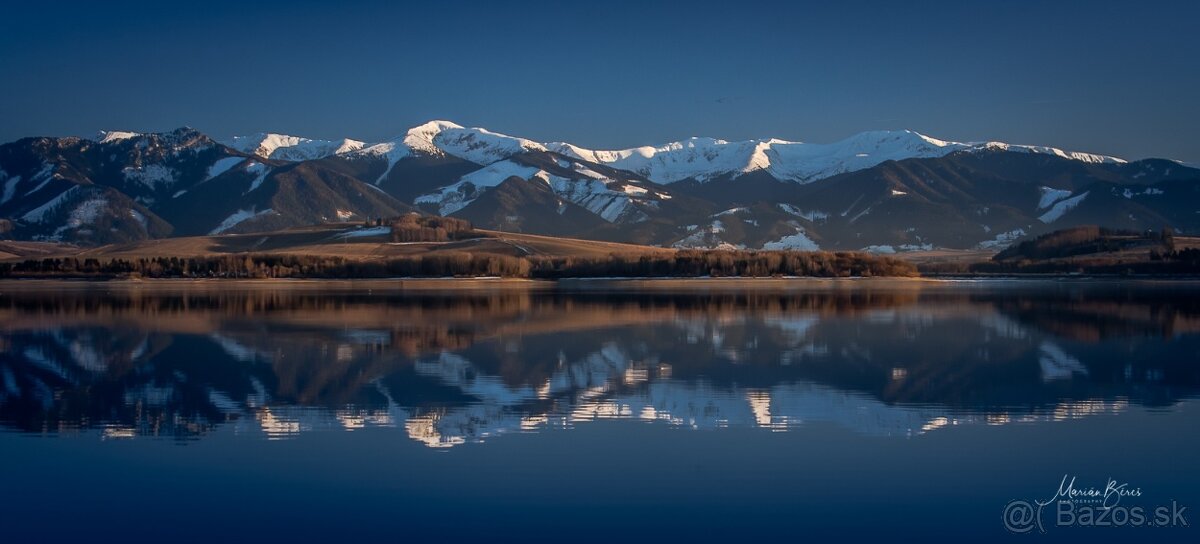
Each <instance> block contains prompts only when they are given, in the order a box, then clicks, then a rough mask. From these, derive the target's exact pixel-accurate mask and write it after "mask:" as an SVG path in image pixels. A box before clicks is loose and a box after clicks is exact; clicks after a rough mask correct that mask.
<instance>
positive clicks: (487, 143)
mask: <svg viewBox="0 0 1200 544" xmlns="http://www.w3.org/2000/svg"><path fill="white" fill-rule="evenodd" d="M112 134H113V136H112V138H121V137H123V136H121V134H124V133H112ZM226 143H227V145H230V146H231V147H234V148H235V149H239V150H241V151H243V152H246V153H254V154H257V155H259V156H262V157H269V158H275V159H284V160H305V159H308V158H317V157H319V156H329V155H344V156H347V157H350V158H354V157H382V158H384V159H385V160H386V161H387V163H388V167H387V172H390V171H391V169H392V167H393V166H394V165H395V163H396V162H397V161H399V160H401V159H404V158H406V157H409V156H412V155H414V154H417V155H420V154H423V155H445V156H451V157H456V158H459V159H463V160H466V161H470V162H473V163H475V164H478V165H481V166H487V165H490V164H493V163H496V162H499V161H503V160H505V159H509V158H511V157H513V156H515V155H518V154H520V153H524V152H528V151H552V152H555V153H559V154H561V155H564V156H567V157H570V158H574V159H580V160H584V161H588V162H592V163H597V164H602V165H605V166H609V167H612V168H616V169H619V170H626V171H629V172H633V173H636V174H638V175H640V176H642V177H644V178H646V179H649V180H651V181H654V182H657V183H663V184H667V183H675V182H678V181H683V180H695V181H697V182H700V183H704V182H707V181H711V180H713V179H716V178H721V177H737V176H740V175H743V174H746V173H749V172H756V171H765V172H767V173H768V174H770V175H771V176H772V177H774V178H776V179H779V180H782V181H791V182H795V183H801V184H803V183H809V182H812V181H816V180H819V179H823V178H827V177H830V176H834V175H837V174H843V173H847V172H854V171H857V170H863V169H866V168H871V167H874V166H876V165H879V164H880V163H883V162H886V161H899V160H905V159H913V158H936V157H942V156H945V155H948V154H950V153H955V152H982V151H1012V152H1020V153H1036V154H1047V155H1054V156H1057V157H1061V158H1065V159H1069V160H1077V161H1083V162H1088V163H1104V164H1117V163H1123V162H1125V161H1123V160H1121V159H1118V158H1115V157H1107V156H1103V155H1095V154H1091V153H1079V152H1072V151H1063V150H1061V149H1058V148H1053V147H1047V146H1033V145H1014V144H1007V143H1002V142H974V143H964V142H954V141H949V140H941V139H938V138H933V137H930V136H926V135H924V134H921V133H918V132H915V131H911V130H880V131H868V132H861V133H858V134H855V135H852V136H850V137H848V138H845V139H843V140H840V141H836V142H833V143H828V144H814V143H803V142H791V141H786V140H780V139H776V138H763V139H755V140H743V141H727V140H721V139H716V138H706V137H692V138H688V139H685V140H681V141H678V142H671V143H667V144H663V145H659V146H642V147H634V148H629V149H616V150H596V149H587V148H584V147H581V146H578V145H574V144H571V143H568V142H551V143H546V144H543V143H539V142H535V141H533V140H529V139H525V138H520V137H516V136H509V135H507V134H501V133H498V132H492V131H490V130H487V129H484V128H478V127H475V128H468V127H464V126H462V125H459V124H457V123H453V122H450V121H441V120H435V121H430V122H427V123H424V124H421V125H418V126H415V127H413V128H411V129H409V130H408V131H407V132H405V134H404V135H403V136H401V137H398V138H395V139H392V140H389V141H385V142H380V143H377V144H373V145H368V144H363V143H362V142H358V141H356V140H342V141H340V142H337V141H327V140H309V139H305V138H298V137H294V136H284V135H278V134H258V135H254V136H249V137H239V138H234V139H233V140H232V141H230V142H226ZM385 176H386V173H385Z"/></svg>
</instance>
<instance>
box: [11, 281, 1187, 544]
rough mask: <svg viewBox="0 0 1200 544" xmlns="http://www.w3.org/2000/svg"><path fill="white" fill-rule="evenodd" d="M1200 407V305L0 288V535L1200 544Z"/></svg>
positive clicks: (562, 289) (421, 286)
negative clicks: (1161, 514) (1140, 512)
mask: <svg viewBox="0 0 1200 544" xmlns="http://www.w3.org/2000/svg"><path fill="white" fill-rule="evenodd" d="M464 285H465V284H464ZM1198 393H1200V285H1198V284H1195V283H1189V282H1152V281H1101V280H1082V279H1080V280H1014V281H999V280H989V281H947V282H931V281H912V280H904V281H900V280H895V281H886V280H880V281H872V280H825V281H818V280H774V281H771V280H764V281H762V282H758V283H755V282H724V283H723V282H720V281H708V282H694V283H689V282H686V281H685V282H662V283H655V282H653V281H648V282H628V283H623V282H586V281H579V282H566V283H562V284H559V285H551V286H549V287H548V286H547V284H536V285H530V284H521V283H517V284H509V283H503V282H496V283H494V284H488V283H487V282H472V283H471V284H469V285H466V286H465V287H459V286H457V285H451V284H449V283H448V282H442V283H438V282H430V283H421V282H408V283H404V284H399V283H394V282H391V283H389V282H273V283H253V282H228V283H221V282H193V283H189V282H170V281H164V282H142V283H131V282H126V283H119V282H112V283H84V282H2V283H0V452H3V463H2V465H0V534H3V535H5V536H4V540H5V541H7V542H33V541H37V542H60V541H77V542H78V541H105V542H107V541H116V542H121V541H124V542H213V541H219V542H226V541H251V540H256V541H263V540H266V541H288V542H330V541H353V540H367V539H372V540H379V539H382V540H384V541H388V542H400V541H413V542H425V541H480V540H498V539H499V540H516V539H520V540H523V541H553V542H673V541H688V542H710V541H711V542H722V541H735V542H742V541H754V540H764V539H765V540H771V541H803V540H811V539H813V538H816V539H818V540H829V539H835V538H836V539H839V540H840V539H866V538H881V537H882V538H888V537H891V538H893V539H895V538H897V537H900V536H904V537H911V538H905V540H916V538H915V537H920V536H924V537H926V539H927V540H962V539H964V538H970V539H972V541H984V540H1005V541H1020V540H1034V539H1037V538H1038V537H1036V536H1033V535H1030V534H1021V533H1026V532H1029V533H1035V534H1036V533H1039V532H1043V531H1044V532H1045V533H1047V534H1048V535H1050V537H1051V538H1053V539H1054V540H1055V541H1091V542H1095V541H1130V539H1131V538H1135V537H1137V538H1138V539H1139V540H1152V541H1156V542H1167V541H1195V540H1193V539H1194V538H1196V535H1195V529H1193V528H1191V527H1190V526H1181V524H1180V521H1181V520H1186V523H1188V524H1190V523H1192V522H1195V521H1198V520H1197V519H1196V518H1197V514H1196V512H1197V511H1198V510H1192V509H1200V460H1198V459H1200V457H1198V455H1197V452H1198V446H1200V433H1198V432H1197V431H1200V419H1198V418H1200V406H1198V404H1197V401H1196V398H1197V394H1198ZM1110 480H1111V481H1110ZM1068 484H1069V485H1068ZM1060 490H1061V491H1063V492H1064V493H1063V494H1062V496H1060V494H1059V492H1060ZM1135 490H1136V493H1134V491H1135ZM1038 501H1042V502H1045V503H1046V506H1044V507H1043V506H1039V505H1038ZM1114 501H1115V502H1114ZM1025 506H1030V507H1031V508H1032V512H1033V513H1034V514H1035V515H1034V517H1033V518H1031V517H1029V516H1028V515H1027V514H1028V513H1029V511H1025V510H1022V509H1023V508H1024V507H1025ZM1160 507H1161V508H1175V509H1176V511H1172V512H1171V513H1170V514H1169V515H1167V516H1165V518H1164V519H1167V520H1168V521H1163V520H1161V519H1157V516H1156V515H1155V513H1156V509H1157V508H1160ZM1181 507H1182V508H1191V509H1187V510H1184V511H1178V508H1181ZM1134 508H1144V509H1145V511H1144V516H1143V517H1145V518H1147V519H1146V520H1145V521H1146V522H1145V523H1140V524H1138V523H1134V521H1131V520H1130V514H1131V513H1134V512H1133V509H1134ZM1101 510H1103V511H1104V512H1106V513H1104V514H1099V512H1100V511H1101ZM1122 511H1124V512H1125V514H1124V516H1125V519H1126V521H1125V522H1120V519H1121V512H1122ZM1037 513H1041V517H1040V518H1038V517H1037V516H1036V514H1037ZM1085 514H1087V519H1086V521H1085ZM1092 514H1097V515H1096V517H1095V518H1092V517H1091V516H1092ZM1101 517H1107V518H1109V521H1110V522H1112V521H1117V522H1118V523H1109V524H1108V525H1105V524H1103V523H1099V522H1098V520H1099V518H1101ZM1133 519H1136V518H1133ZM1031 520H1032V521H1031ZM1038 520H1040V523H1037V521H1038ZM1111 525H1118V526H1111ZM1134 525H1137V527H1136V528H1134V527H1133V526H1134ZM1147 527H1150V528H1147ZM1014 533H1015V534H1014Z"/></svg>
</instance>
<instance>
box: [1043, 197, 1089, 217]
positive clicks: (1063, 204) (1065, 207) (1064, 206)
mask: <svg viewBox="0 0 1200 544" xmlns="http://www.w3.org/2000/svg"><path fill="white" fill-rule="evenodd" d="M1087 196H1088V193H1087V192H1084V193H1083V194H1080V195H1077V196H1073V197H1071V198H1068V199H1065V200H1060V201H1058V203H1056V204H1055V205H1054V207H1052V208H1050V211H1048V212H1046V213H1044V214H1042V215H1041V216H1040V217H1038V221H1041V222H1043V223H1053V222H1055V221H1058V219H1059V218H1061V217H1062V216H1063V214H1065V213H1067V212H1069V211H1071V210H1073V209H1075V207H1076V206H1078V205H1079V203H1081V202H1083V199H1085V198H1087Z"/></svg>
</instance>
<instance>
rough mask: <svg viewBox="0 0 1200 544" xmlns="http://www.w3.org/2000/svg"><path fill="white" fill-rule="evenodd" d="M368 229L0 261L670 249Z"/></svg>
mask: <svg viewBox="0 0 1200 544" xmlns="http://www.w3.org/2000/svg"><path fill="white" fill-rule="evenodd" d="M372 232H377V231H376V230H372V229H369V228H362V227H361V226H360V225H359V224H357V223H354V224H351V223H341V224H336V223H334V224H325V225H318V226H312V227H303V228H296V229H288V230H284V231H279V232H267V233H256V234H231V235H221V236H189V237H182V238H165V239H161V240H147V241H143V242H137V243H132V244H113V245H105V246H100V247H94V248H79V247H75V246H69V245H59V244H51V243H42V242H3V243H0V261H9V262H14V261H24V260H27V259H40V258H45V257H77V258H80V259H84V258H99V259H111V258H123V259H137V258H143V257H144V258H154V257H208V256H216V255H231V254H239V253H254V254H262V255H271V254H275V255H312V256H329V257H345V258H350V259H362V260H371V259H389V258H393V257H404V256H412V255H428V254H436V253H448V252H457V253H472V254H477V255H503V256H510V257H525V256H547V257H554V256H568V255H569V256H576V257H600V256H605V255H609V254H611V253H623V254H633V255H642V254H646V255H670V254H672V253H674V251H675V250H673V249H666V248H657V247H649V246H639V245H631V244H619V243H612V242H596V241H590V240H576V239H570V238H555V237H550V236H538V235H534V234H517V233H509V232H496V231H488V230H477V231H475V232H476V233H477V234H478V236H479V237H478V238H472V239H468V240H457V241H450V242H404V243H393V242H391V241H390V239H391V236H390V234H386V233H382V232H380V233H379V234H374V235H372V234H371V233H372Z"/></svg>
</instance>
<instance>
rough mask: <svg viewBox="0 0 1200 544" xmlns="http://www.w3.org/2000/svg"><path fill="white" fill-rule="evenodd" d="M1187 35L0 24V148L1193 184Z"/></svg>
mask: <svg viewBox="0 0 1200 544" xmlns="http://www.w3.org/2000/svg"><path fill="white" fill-rule="evenodd" d="M243 4H244V5H243ZM1198 23H1200V2H1196V1H1194V0H1186V1H1176V2H1154V1H1139V2H1132V1H1130V2H1106V1H1100V0H1091V1H1086V2H1068V1H1054V2H1046V1H1031V2H1024V1H1005V2H1000V1H992V2H976V1H970V0H958V1H955V2H936V1H928V2H926V1H922V2H854V1H840V2H822V3H816V2H814V3H800V2H780V3H773V2H750V1H746V0H739V1H734V0H726V1H722V2H703V1H688V2H650V1H637V2H620V1H604V0H589V1H586V2H584V1H577V2H574V1H573V2H561V3H552V2H502V1H491V2H453V1H430V2H378V3H368V2H362V3H358V2H332V1H331V2H305V1H291V2H278V3H272V2H245V3H233V2H229V3H227V2H222V1H205V2H190V3H183V2H146V3H128V2H119V1H106V2H80V3H77V4H75V3H71V2H21V3H17V2H8V3H6V5H5V6H4V13H3V16H2V17H0V74H2V75H3V77H2V81H3V83H2V84H0V141H10V140H13V139H16V138H19V137H22V136H29V135H69V134H74V135H91V134H94V133H95V131H97V130H100V129H114V130H134V131H159V130H167V129H171V128H174V127H178V126H182V125H190V126H194V127H196V128H198V129H200V130H202V131H204V132H207V133H209V134H211V135H214V136H217V137H222V136H231V135H235V134H243V133H251V132H259V131H271V132H283V133H288V134H295V135H300V136H308V137H316V138H338V137H352V138H356V139H361V140H368V141H376V140H382V139H386V138H389V137H391V136H394V135H397V134H400V133H402V132H403V131H404V130H405V129H406V128H408V127H410V126H412V125H416V124H419V123H421V122H424V121H427V120H430V119H448V120H452V121H455V122H458V123H460V124H464V125H469V126H483V127H487V128H489V129H491V130H495V131H499V132H505V133H509V134H515V135H520V136H525V137H529V138H533V139H536V140H543V141H552V140H566V141H571V142H572V143H576V144H580V145H584V146H590V147H596V148H617V147H631V146H635V145H645V144H653V143H662V142H665V141H669V140H676V139H680V138H684V137H687V136H713V137H719V138H724V139H731V140H732V139H745V138H756V137H768V136H773V137H778V138H784V139H789V140H800V141H811V142H829V141H833V140H837V139H839V138H842V137H845V136H848V135H850V134H853V133H856V132H860V131H863V130H874V129H899V128H909V129H913V130H917V131H919V132H922V133H925V134H928V135H932V136H936V137H940V138H946V139H953V140H981V139H995V140H1003V141H1008V142H1011V143H1032V144H1045V145H1054V146H1058V147H1065V148H1069V149H1073V150H1081V151H1092V152H1099V153H1108V154H1115V155H1119V156H1125V157H1128V158H1141V157H1147V156H1156V157H1167V158H1175V159H1180V160H1186V161H1189V162H1200V136H1198V135H1197V127H1200V104H1198V97H1200V40H1197V39H1196V38H1195V36H1196V31H1197V24H1198Z"/></svg>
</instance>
